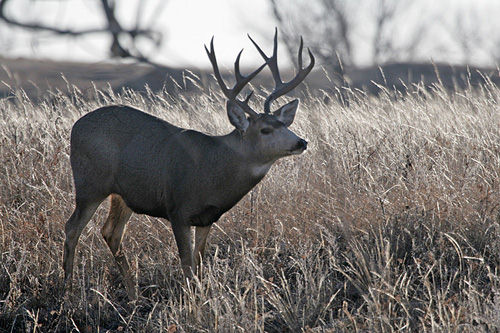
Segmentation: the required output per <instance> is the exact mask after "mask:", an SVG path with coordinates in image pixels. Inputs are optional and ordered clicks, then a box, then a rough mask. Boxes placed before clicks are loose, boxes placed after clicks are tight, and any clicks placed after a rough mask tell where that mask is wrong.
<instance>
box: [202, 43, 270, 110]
mask: <svg viewBox="0 0 500 333" xmlns="http://www.w3.org/2000/svg"><path fill="white" fill-rule="evenodd" d="M205 51H206V52H207V55H208V58H209V59H210V62H211V63H212V67H213V70H214V76H215V79H216V80H217V83H219V86H220V88H221V90H222V92H223V93H224V95H225V96H226V97H227V98H228V99H229V100H231V101H234V102H235V103H237V104H238V105H239V106H240V107H241V108H242V109H243V110H244V111H245V112H246V113H248V114H249V115H251V116H256V115H257V113H256V112H255V111H254V110H252V108H250V106H249V105H248V102H249V100H250V97H251V96H252V93H253V92H251V93H250V94H249V95H248V96H247V98H246V99H245V100H244V101H240V100H238V99H237V98H236V97H237V96H238V94H239V93H240V92H241V90H242V89H243V88H244V87H245V86H246V85H247V84H248V83H249V82H250V81H251V80H252V79H253V78H254V77H255V76H256V75H257V74H258V73H259V72H260V71H261V70H262V69H263V68H264V67H265V66H266V64H265V63H264V64H262V65H261V66H260V67H259V68H257V69H256V70H254V71H253V72H252V73H250V74H249V75H247V76H244V75H242V74H241V72H240V57H241V53H242V52H243V49H242V50H241V51H240V52H239V53H238V56H237V57H236V61H235V63H234V75H235V77H236V83H235V84H234V86H233V88H231V89H229V88H228V87H227V86H226V84H225V83H224V80H223V79H222V75H221V74H220V71H219V66H218V65H217V59H216V57H215V50H214V37H212V39H211V41H210V51H209V50H208V48H207V46H206V45H205Z"/></svg>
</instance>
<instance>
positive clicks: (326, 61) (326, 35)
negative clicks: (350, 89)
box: [270, 0, 353, 70]
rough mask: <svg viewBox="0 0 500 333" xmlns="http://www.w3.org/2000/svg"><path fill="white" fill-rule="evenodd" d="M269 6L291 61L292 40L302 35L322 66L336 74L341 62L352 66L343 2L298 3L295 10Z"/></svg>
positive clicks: (273, 2)
mask: <svg viewBox="0 0 500 333" xmlns="http://www.w3.org/2000/svg"><path fill="white" fill-rule="evenodd" d="M270 4H271V9H272V13H273V15H274V17H275V19H276V21H277V23H278V25H279V27H280V31H281V32H282V40H283V42H284V43H285V45H286V46H287V50H288V52H289V55H290V58H291V59H293V57H294V56H295V55H294V53H295V51H293V47H292V45H293V43H294V42H296V41H294V40H293V38H292V36H293V37H295V36H297V35H305V36H307V39H308V40H309V45H311V48H312V49H313V50H314V54H316V55H317V57H318V59H319V62H320V63H321V64H322V65H323V66H326V67H329V68H333V69H336V70H338V66H339V65H340V61H341V62H342V63H344V64H347V65H350V64H352V63H353V59H352V43H351V36H350V33H351V24H350V19H351V17H350V14H349V10H348V7H347V4H346V2H345V1H342V0H317V1H316V2H314V1H312V2H311V1H297V2H295V6H286V5H285V3H284V2H283V1H279V0H270ZM292 22H293V23H292ZM312 22H313V23H312Z"/></svg>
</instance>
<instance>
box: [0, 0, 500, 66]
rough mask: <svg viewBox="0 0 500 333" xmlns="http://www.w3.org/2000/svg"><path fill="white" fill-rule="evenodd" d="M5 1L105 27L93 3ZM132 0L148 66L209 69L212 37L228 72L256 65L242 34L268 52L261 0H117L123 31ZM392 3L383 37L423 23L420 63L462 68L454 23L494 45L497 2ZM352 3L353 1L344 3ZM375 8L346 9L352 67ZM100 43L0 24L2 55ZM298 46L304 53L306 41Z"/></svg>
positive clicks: (498, 28)
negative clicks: (395, 6)
mask: <svg viewBox="0 0 500 333" xmlns="http://www.w3.org/2000/svg"><path fill="white" fill-rule="evenodd" d="M11 1H12V2H11V3H9V6H8V10H9V11H8V14H9V15H10V16H12V17H16V18H17V19H19V20H23V21H26V22H33V21H38V22H43V23H44V24H47V25H56V26H58V27H64V28H75V27H77V28H84V27H95V26H102V25H103V24H104V22H105V20H104V17H103V14H102V12H101V10H100V8H99V6H100V4H99V1H97V0H36V1H35V0H11ZM139 1H142V2H146V6H144V11H143V15H142V17H143V20H144V22H147V23H151V24H152V27H153V28H155V29H157V30H159V31H161V32H162V34H163V43H162V45H161V47H159V48H155V49H153V48H152V47H151V44H143V45H141V46H142V47H143V48H142V50H144V51H145V52H144V53H145V54H148V55H152V60H153V61H155V62H158V63H161V64H165V65H169V66H174V67H185V66H189V67H194V68H208V67H209V66H210V65H209V62H208V59H207V57H206V54H205V51H204V49H203V45H204V44H208V43H209V42H210V39H211V37H212V36H215V49H216V53H217V57H218V59H219V63H220V64H221V67H231V66H232V64H233V62H234V59H235V57H236V55H237V53H238V52H239V50H241V49H242V48H245V52H244V53H243V56H242V65H243V66H255V65H256V64H260V62H261V58H260V56H259V55H258V54H257V52H256V51H255V49H254V47H253V46H252V44H251V43H250V41H249V40H248V38H247V36H246V35H247V33H250V34H251V35H252V36H253V37H254V38H255V39H256V40H257V41H258V42H259V44H260V45H261V46H262V47H263V48H264V49H265V50H270V49H271V48H272V46H271V41H272V36H273V31H274V27H275V25H276V23H275V21H274V18H273V16H272V14H271V10H270V6H269V0H251V1H250V0H168V1H165V0H163V3H166V5H164V6H163V8H160V7H159V6H158V4H159V3H161V2H162V0H148V1H146V0H117V1H116V2H117V11H118V15H117V16H118V17H119V19H120V20H121V22H122V23H123V24H124V25H127V24H129V25H130V24H132V22H134V21H135V17H136V13H137V4H138V2H139ZM304 1H305V0H302V2H304ZM345 1H348V0H345ZM361 1H363V0H361ZM400 1H407V3H412V4H417V6H415V8H414V9H413V11H411V12H410V14H411V15H409V16H406V17H404V18H403V22H401V23H400V24H399V25H398V26H396V27H395V28H394V29H393V31H391V32H390V33H393V34H394V36H395V40H396V41H397V42H400V43H402V44H404V42H405V36H406V31H405V28H408V27H409V26H410V25H411V23H412V22H413V23H414V24H415V23H418V22H420V21H423V20H425V21H423V22H424V23H425V25H427V26H428V28H429V38H428V40H427V41H426V42H425V43H423V44H422V47H421V48H420V49H419V50H418V51H419V59H421V60H423V61H429V60H434V61H441V62H449V63H459V62H461V61H463V58H464V57H463V55H462V54H461V53H460V50H459V48H458V46H457V44H456V42H455V41H454V40H453V37H452V34H451V32H452V29H456V26H457V17H459V18H461V20H462V21H461V22H460V23H459V24H458V25H459V26H462V27H464V29H466V30H467V29H469V30H471V36H470V38H469V40H471V41H472V42H475V41H476V40H475V38H476V37H477V35H480V36H479V37H480V38H482V39H484V42H485V43H486V44H488V43H489V44H491V45H492V44H494V43H498V44H499V45H500V23H499V22H500V20H498V17H500V0H418V1H417V0H400ZM412 1H413V2H412ZM296 2H299V1H295V0H289V1H284V2H283V3H287V4H290V5H292V4H294V5H295V3H296ZM357 3H359V2H349V4H357ZM376 3H377V2H375V1H374V0H364V2H363V4H364V5H363V8H357V7H356V8H352V10H355V11H359V12H360V14H359V15H358V19H359V21H358V22H357V24H355V25H354V27H355V30H354V32H353V34H352V38H353V41H354V44H355V49H356V59H355V60H356V62H357V63H358V64H360V65H364V64H368V63H369V61H370V59H371V58H370V55H371V53H370V52H371V51H370V49H369V47H370V46H369V42H368V41H369V40H370V36H371V34H372V32H373V29H372V25H370V24H368V23H367V22H368V18H369V16H370V15H371V16H372V17H373V13H374V12H375V11H376V10H377V8H376V7H374V4H376ZM160 9H161V10H160ZM457 13H458V14H457ZM363 15H364V16H366V18H367V19H366V20H365V19H364V17H363ZM437 23H440V24H437ZM441 23H442V24H441ZM311 24H317V22H311ZM452 27H453V28H452ZM495 38H496V39H495ZM481 42H483V40H481ZM108 44H109V40H107V39H106V37H104V36H102V35H92V36H87V37H83V38H78V39H73V38H63V39H61V38H54V37H53V35H52V34H50V33H46V32H44V33H36V34H33V33H29V32H26V31H23V30H22V29H19V28H9V27H7V26H5V24H0V55H2V56H9V57H34V58H45V59H55V60H72V61H87V62H101V61H106V60H107V58H108V57H107V52H108V50H107V47H108ZM305 44H306V46H307V39H306V40H305ZM282 49H283V47H282ZM499 49H500V46H499ZM281 51H282V52H281V55H280V57H279V58H280V61H282V62H287V59H288V58H287V56H286V55H283V54H284V52H283V50H281ZM489 59H490V54H489V53H488V51H481V50H478V51H474V52H472V54H471V55H470V56H469V61H471V62H472V63H473V64H477V65H485V64H486V65H492V63H491V61H490V60H489Z"/></svg>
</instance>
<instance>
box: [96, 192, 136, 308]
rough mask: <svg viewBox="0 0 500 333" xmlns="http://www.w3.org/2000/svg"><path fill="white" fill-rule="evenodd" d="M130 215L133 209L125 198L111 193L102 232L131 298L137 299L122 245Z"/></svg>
mask: <svg viewBox="0 0 500 333" xmlns="http://www.w3.org/2000/svg"><path fill="white" fill-rule="evenodd" d="M130 215H132V210H131V209H130V208H129V207H128V206H127V205H126V204H125V202H124V201H123V199H122V198H121V197H120V196H119V195H116V194H113V195H111V206H110V209H109V215H108V218H107V219H106V222H105V223H104V226H103V227H102V229H101V234H102V236H103V237H104V240H105V241H106V243H107V244H108V246H109V249H110V250H111V253H112V254H113V256H114V257H115V261H116V263H117V264H118V268H119V269H120V273H121V274H122V277H123V283H124V285H125V289H126V290H127V294H128V297H129V299H130V300H136V299H137V292H136V289H135V282H134V279H133V277H132V273H131V271H130V266H129V264H128V261H127V258H126V257H125V254H124V253H123V251H122V246H121V244H122V239H123V234H124V232H125V227H126V225H127V221H128V220H129V218H130Z"/></svg>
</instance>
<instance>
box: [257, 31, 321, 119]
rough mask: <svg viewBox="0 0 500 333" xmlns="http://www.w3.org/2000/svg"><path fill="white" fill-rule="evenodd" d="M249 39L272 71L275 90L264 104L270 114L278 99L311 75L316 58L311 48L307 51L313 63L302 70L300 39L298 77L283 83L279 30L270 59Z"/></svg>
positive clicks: (275, 35)
mask: <svg viewBox="0 0 500 333" xmlns="http://www.w3.org/2000/svg"><path fill="white" fill-rule="evenodd" d="M248 38H250V40H251V41H252V43H253V45H255V47H256V48H257V51H259V53H260V55H261V56H262V58H264V60H265V61H266V64H267V65H268V66H269V69H270V70H271V73H272V75H273V79H274V82H275V88H274V90H273V92H272V93H271V94H270V95H269V96H267V98H266V101H265V102H264V112H265V113H270V112H271V110H270V109H271V103H272V102H273V101H274V100H276V99H277V98H278V97H281V96H283V95H284V94H286V93H287V92H289V91H291V90H292V89H294V88H295V87H296V86H298V85H299V84H300V83H301V82H302V81H303V80H304V79H305V78H306V76H307V74H309V72H310V71H311V70H312V69H313V67H314V61H315V60H314V56H313V54H312V52H311V50H310V49H309V48H307V51H308V52H309V58H310V59H311V62H310V63H309V65H308V66H307V67H306V68H302V48H303V44H304V43H303V40H302V37H300V46H299V55H298V63H299V72H298V73H297V75H296V76H295V77H294V78H293V79H291V80H290V81H288V82H283V81H281V76H280V72H279V69H278V28H276V30H275V32H274V49H273V55H272V56H271V57H268V56H267V55H266V54H265V53H264V51H262V49H261V48H260V47H259V45H257V43H256V42H255V41H254V40H253V39H252V37H250V35H248Z"/></svg>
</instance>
